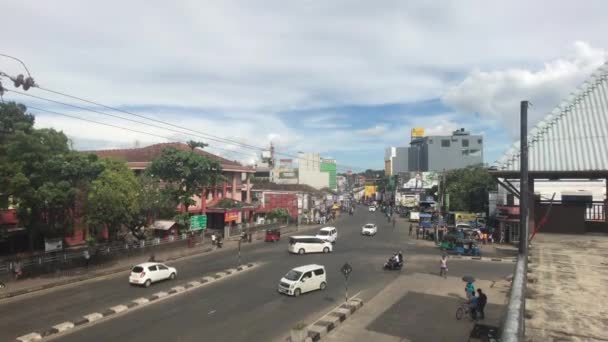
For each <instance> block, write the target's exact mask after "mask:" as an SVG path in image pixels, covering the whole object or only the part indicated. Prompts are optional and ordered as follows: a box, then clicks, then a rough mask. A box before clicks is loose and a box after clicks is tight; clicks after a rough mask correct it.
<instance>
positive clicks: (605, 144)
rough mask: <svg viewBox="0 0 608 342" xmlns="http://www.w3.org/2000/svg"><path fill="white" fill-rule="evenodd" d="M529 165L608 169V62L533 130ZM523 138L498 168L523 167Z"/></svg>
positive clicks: (555, 169)
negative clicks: (520, 148)
mask: <svg viewBox="0 0 608 342" xmlns="http://www.w3.org/2000/svg"><path fill="white" fill-rule="evenodd" d="M528 145H529V150H528V154H529V162H528V164H529V169H530V171H537V172H564V171H606V170H608V62H606V63H604V64H603V65H602V66H601V67H600V68H599V69H598V70H597V71H596V72H595V73H594V74H593V75H591V77H590V78H589V79H588V80H587V81H585V82H584V83H583V85H582V86H581V87H579V89H578V90H577V91H576V92H575V93H573V94H571V95H570V96H569V97H568V98H567V99H566V100H564V101H563V102H562V103H561V104H560V105H559V106H557V107H556V108H555V109H554V110H553V111H552V112H551V113H549V114H548V115H547V116H546V117H545V118H544V119H543V120H542V121H541V122H539V123H538V124H537V125H536V126H535V127H534V128H532V129H531V130H530V131H529V134H528ZM519 155H520V151H519V141H518V142H516V143H515V144H514V145H513V146H512V147H511V148H510V149H509V150H508V151H507V153H506V154H505V155H504V156H503V157H502V158H501V160H500V161H499V162H498V164H497V165H496V166H497V169H498V170H503V171H519Z"/></svg>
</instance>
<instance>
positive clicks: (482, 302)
mask: <svg viewBox="0 0 608 342" xmlns="http://www.w3.org/2000/svg"><path fill="white" fill-rule="evenodd" d="M477 293H478V294H479V295H478V296H477V313H478V314H479V319H485V318H486V313H485V308H486V304H487V303H488V297H487V296H486V294H485V293H483V291H482V290H481V289H477Z"/></svg>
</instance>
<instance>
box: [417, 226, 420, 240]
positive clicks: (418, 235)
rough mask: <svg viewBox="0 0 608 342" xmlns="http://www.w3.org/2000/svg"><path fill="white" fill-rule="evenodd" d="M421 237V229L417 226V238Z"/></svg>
mask: <svg viewBox="0 0 608 342" xmlns="http://www.w3.org/2000/svg"><path fill="white" fill-rule="evenodd" d="M418 239H420V229H419V228H418V227H416V240H418Z"/></svg>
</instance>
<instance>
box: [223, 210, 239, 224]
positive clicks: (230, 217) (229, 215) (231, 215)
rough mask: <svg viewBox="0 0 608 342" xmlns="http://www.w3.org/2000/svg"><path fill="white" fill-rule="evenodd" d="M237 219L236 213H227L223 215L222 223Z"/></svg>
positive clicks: (237, 214) (237, 213)
mask: <svg viewBox="0 0 608 342" xmlns="http://www.w3.org/2000/svg"><path fill="white" fill-rule="evenodd" d="M238 219H239V212H238V211H227V212H226V214H224V222H230V221H236V220H238Z"/></svg>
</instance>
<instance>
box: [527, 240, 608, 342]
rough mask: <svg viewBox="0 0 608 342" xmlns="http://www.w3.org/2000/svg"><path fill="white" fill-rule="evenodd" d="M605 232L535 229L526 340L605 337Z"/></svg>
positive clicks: (607, 336) (576, 340)
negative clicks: (536, 231)
mask: <svg viewBox="0 0 608 342" xmlns="http://www.w3.org/2000/svg"><path fill="white" fill-rule="evenodd" d="M607 251H608V236H606V235H605V234H604V235H600V234H597V235H596V234H585V235H566V234H547V233H545V234H538V235H536V237H535V238H534V240H532V243H531V249H530V259H529V265H528V285H527V288H526V341H533V342H537V341H538V342H540V341H572V342H583V341H598V342H599V341H608V330H607V329H606V327H608V318H607V317H608V306H607V305H606V298H607V297H608V287H607V286H606V284H608V261H606V260H607V259H606V257H608V252H607Z"/></svg>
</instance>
